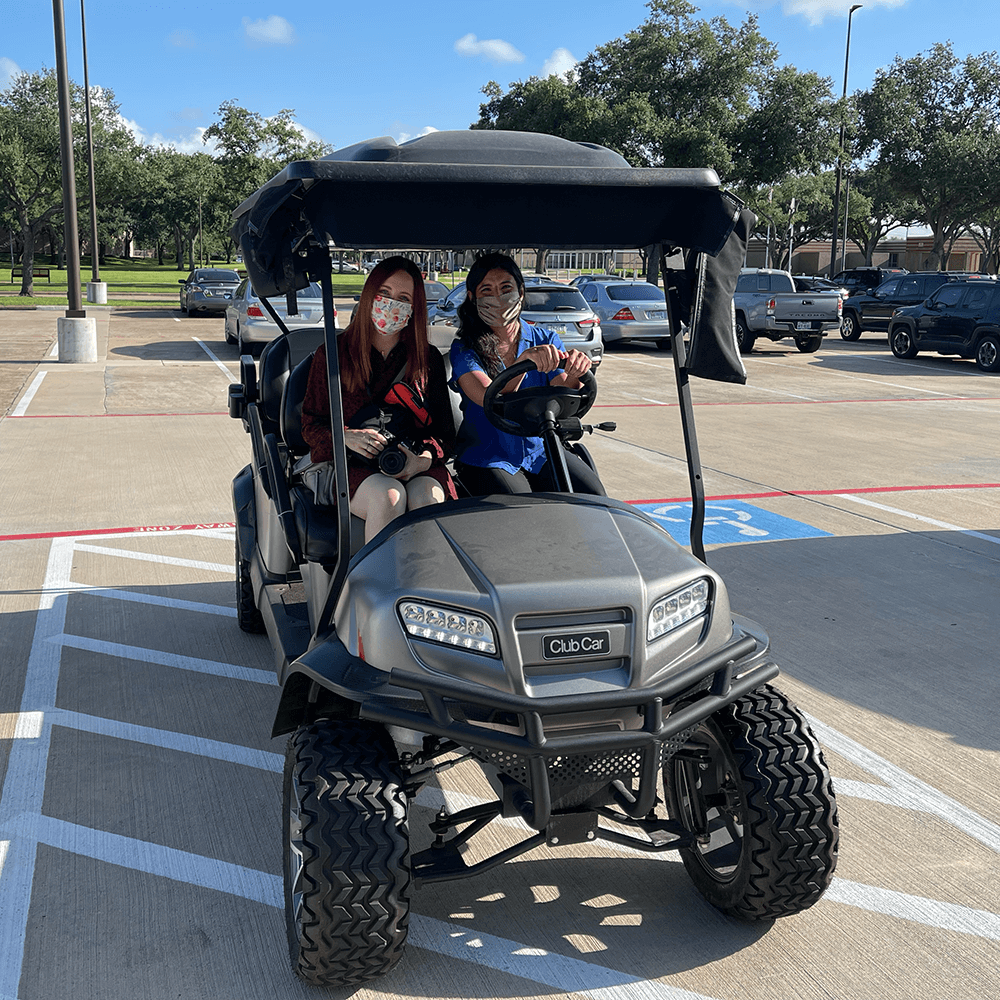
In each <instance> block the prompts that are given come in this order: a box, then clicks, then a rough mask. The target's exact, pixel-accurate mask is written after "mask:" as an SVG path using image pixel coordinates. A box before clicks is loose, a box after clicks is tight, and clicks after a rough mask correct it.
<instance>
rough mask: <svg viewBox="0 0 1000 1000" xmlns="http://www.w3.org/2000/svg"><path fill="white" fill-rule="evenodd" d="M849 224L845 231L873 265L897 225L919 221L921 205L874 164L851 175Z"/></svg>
mask: <svg viewBox="0 0 1000 1000" xmlns="http://www.w3.org/2000/svg"><path fill="white" fill-rule="evenodd" d="M848 209H849V211H848V227H847V233H845V234H844V235H845V236H846V237H847V238H848V239H849V240H850V241H851V242H852V243H854V244H855V246H857V248H858V249H859V250H860V251H861V252H862V253H863V254H864V255H865V263H866V264H867V265H869V266H870V265H871V263H872V258H873V256H874V253H875V248H876V247H877V246H878V245H879V243H881V242H882V240H884V239H885V238H886V236H888V235H889V233H891V232H892V231H893V230H894V229H898V228H899V227H900V226H912V225H916V224H917V223H918V222H919V221H920V218H921V212H920V206H919V205H918V204H917V203H916V202H915V201H913V200H912V199H911V198H907V197H906V196H905V195H902V194H900V193H899V191H898V190H897V188H896V186H895V185H894V184H893V183H892V180H891V178H890V177H889V175H888V173H887V171H886V170H885V169H884V168H883V167H881V166H879V165H878V164H874V165H872V166H870V167H868V168H867V169H864V170H861V171H859V172H858V173H857V174H855V175H854V176H853V177H852V178H851V188H850V201H849V203H848Z"/></svg>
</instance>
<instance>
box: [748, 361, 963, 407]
mask: <svg viewBox="0 0 1000 1000" xmlns="http://www.w3.org/2000/svg"><path fill="white" fill-rule="evenodd" d="M837 357H840V355H837ZM754 360H755V361H759V362H760V364H762V365H774V367H775V368H796V369H797V368H798V366H797V365H790V364H787V363H785V362H782V361H765V360H764V359H763V358H754ZM819 360H820V361H823V360H824V359H823V358H820V359H819ZM813 370H814V371H815V369H813ZM821 371H822V372H823V373H824V374H825V375H836V376H837V377H838V378H847V379H851V380H852V381H854V382H874V383H875V384H876V385H887V386H890V387H891V388H893V389H905V390H906V391H907V392H926V393H927V394H928V395H930V396H953V395H954V393H952V392H938V391H937V390H936V389H920V388H918V387H917V386H913V385H899V384H898V383H897V382H886V381H884V380H883V379H877V378H863V377H862V376H860V375H848V374H847V373H846V372H835V371H831V370H830V369H829V368H823V369H821ZM890 402H891V400H890Z"/></svg>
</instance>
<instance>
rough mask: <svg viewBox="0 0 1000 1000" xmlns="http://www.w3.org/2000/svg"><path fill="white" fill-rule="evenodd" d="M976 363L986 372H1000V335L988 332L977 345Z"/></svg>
mask: <svg viewBox="0 0 1000 1000" xmlns="http://www.w3.org/2000/svg"><path fill="white" fill-rule="evenodd" d="M976 365H977V366H978V367H979V368H980V369H981V370H982V371H984V372H1000V337H997V335H996V334H995V333H988V334H986V336H985V337H983V339H982V340H980V341H979V343H978V344H977V345H976Z"/></svg>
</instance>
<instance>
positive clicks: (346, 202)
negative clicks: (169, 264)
mask: <svg viewBox="0 0 1000 1000" xmlns="http://www.w3.org/2000/svg"><path fill="white" fill-rule="evenodd" d="M740 207H741V206H740V204H739V202H738V201H737V200H736V199H734V198H732V197H731V196H729V195H726V194H725V193H724V192H722V191H721V189H720V187H719V178H718V177H717V176H716V174H715V171H713V170H707V169H687V168H685V169H646V168H633V167H630V166H629V165H628V163H627V162H626V161H625V160H624V159H623V158H622V157H621V156H619V155H618V154H617V153H615V152H613V151H612V150H610V149H606V148H604V147H603V146H596V145H593V144H590V143H579V142H570V141H568V140H566V139H560V138H557V137H556V136H551V135H542V134H538V133H534V132H500V131H491V130H482V131H478V130H469V131H462V132H459V131H455V132H432V133H431V134H429V135H425V136H421V137H420V138H419V139H413V140H411V141H409V142H405V143H402V144H397V143H396V142H395V141H394V140H393V139H391V138H388V137H383V138H380V139H372V140H369V141H367V142H363V143H359V144H357V145H355V146H349V147H347V148H345V149H341V150H338V151H337V152H335V153H332V154H331V155H329V156H326V157H324V158H323V159H321V160H302V161H298V162H295V163H291V164H289V165H288V166H287V167H285V169H284V170H282V171H281V173H279V174H277V175H276V176H275V177H274V178H272V179H271V180H270V181H269V182H268V183H267V184H265V185H264V186H263V187H262V188H260V189H259V190H258V191H257V192H256V193H255V194H253V195H252V196H251V197H250V198H248V199H247V200H246V201H245V202H243V204H242V205H240V206H239V208H237V209H236V211H235V212H234V214H233V218H234V225H233V230H232V233H233V237H234V239H235V240H236V242H237V243H238V244H239V245H240V247H241V249H242V250H243V253H244V260H245V262H246V264H247V268H248V270H249V271H250V276H251V279H252V280H253V283H254V287H255V288H256V289H257V290H258V292H260V293H261V294H264V295H275V294H283V293H286V292H288V291H290V290H291V289H292V288H293V287H296V288H301V287H304V284H305V277H304V273H303V267H304V262H303V258H302V257H301V255H300V254H299V253H298V251H299V250H301V249H302V248H303V246H304V244H305V243H307V242H312V241H315V242H317V243H320V244H327V243H331V244H333V245H335V246H337V247H343V248H353V249H384V250H389V249H403V248H406V249H421V248H424V249H434V250H449V249H454V250H465V249H476V248H484V247H520V248H528V247H549V248H560V249H581V250H583V249H589V250H604V249H634V248H636V247H643V246H648V245H650V244H652V243H668V244H670V245H672V246H678V247H687V248H691V249H694V250H699V251H702V252H704V253H707V254H711V255H713V256H714V255H716V254H718V253H719V251H720V250H721V249H722V247H723V245H724V244H725V242H726V240H727V239H728V237H729V235H730V233H731V232H732V229H733V226H734V225H735V223H736V220H737V217H738V214H739V209H740Z"/></svg>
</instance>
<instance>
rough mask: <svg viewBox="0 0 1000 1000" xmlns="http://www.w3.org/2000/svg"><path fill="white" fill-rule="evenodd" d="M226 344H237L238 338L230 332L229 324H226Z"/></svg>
mask: <svg viewBox="0 0 1000 1000" xmlns="http://www.w3.org/2000/svg"><path fill="white" fill-rule="evenodd" d="M226 343H227V344H235V343H236V338H235V337H234V336H233V335H232V334H231V333H230V332H229V324H228V323H227V324H226Z"/></svg>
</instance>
